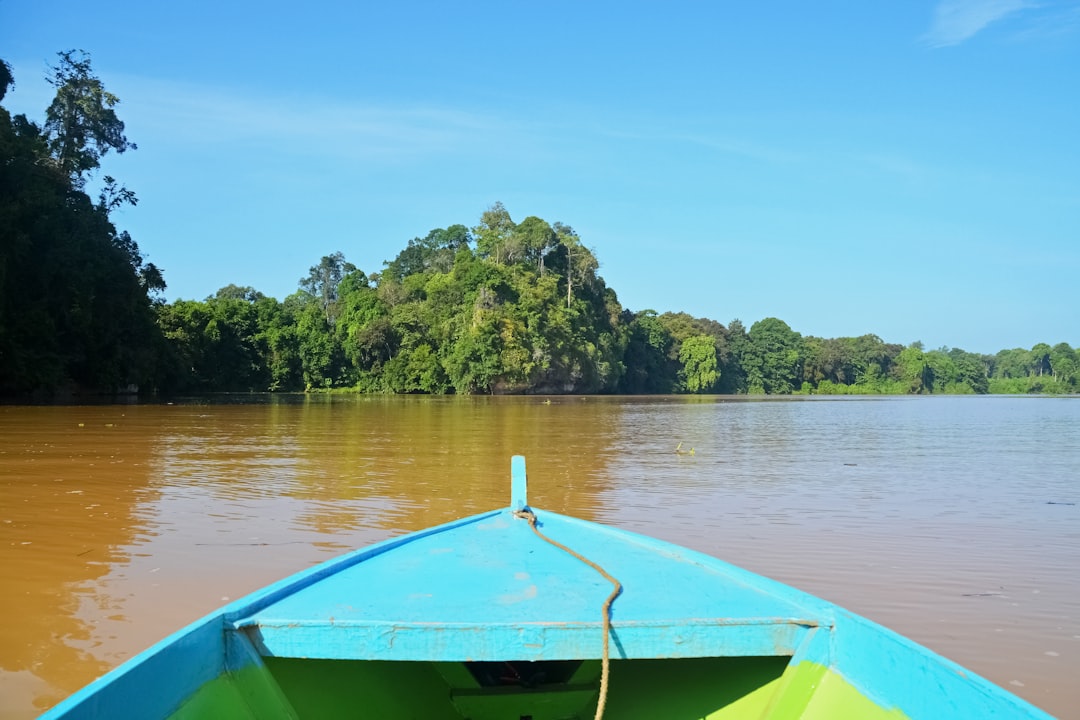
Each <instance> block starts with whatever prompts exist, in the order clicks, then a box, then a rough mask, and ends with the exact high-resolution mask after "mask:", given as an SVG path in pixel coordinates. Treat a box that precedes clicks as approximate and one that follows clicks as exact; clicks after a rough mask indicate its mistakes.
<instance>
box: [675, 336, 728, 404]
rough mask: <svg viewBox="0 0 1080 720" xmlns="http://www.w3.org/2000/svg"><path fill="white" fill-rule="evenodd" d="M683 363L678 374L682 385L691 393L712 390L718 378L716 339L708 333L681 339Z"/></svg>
mask: <svg viewBox="0 0 1080 720" xmlns="http://www.w3.org/2000/svg"><path fill="white" fill-rule="evenodd" d="M679 361H680V362H681V363H682V364H683V367H682V370H680V371H679V376H680V378H681V380H682V384H683V387H685V388H686V390H687V391H689V392H692V393H707V392H712V391H713V389H714V388H715V387H716V384H717V382H719V380H720V371H719V365H718V363H717V359H716V340H714V339H713V338H712V337H710V336H708V335H695V336H693V337H689V338H687V339H686V340H684V341H683V343H682V347H681V348H680V349H679Z"/></svg>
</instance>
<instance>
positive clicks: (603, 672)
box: [514, 508, 622, 720]
mask: <svg viewBox="0 0 1080 720" xmlns="http://www.w3.org/2000/svg"><path fill="white" fill-rule="evenodd" d="M514 517H517V518H524V519H525V520H528V521H529V527H531V528H532V531H533V532H534V533H536V536H537V537H539V538H540V539H541V540H543V541H544V542H547V543H551V544H552V545H554V546H555V547H557V548H559V549H560V550H562V551H564V552H566V553H569V554H570V555H573V556H574V557H576V558H577V559H578V560H580V561H581V562H583V563H585V564H586V565H588V566H589V567H591V568H592V569H593V570H595V571H596V572H598V573H600V574H601V575H603V576H604V579H605V580H607V581H608V582H609V583H611V584H612V585H613V586H614V589H613V590H612V591H611V594H610V595H608V597H607V600H605V601H604V608H603V615H604V650H603V654H602V655H601V657H600V698H599V700H597V702H596V716H595V718H594V720H601V718H603V717H604V706H605V705H606V704H607V691H608V675H609V673H610V668H609V664H610V653H609V651H608V646H609V642H610V638H609V636H610V635H611V603H613V602H615V598H617V597H619V594H620V593H621V592H622V583H620V582H619V581H618V580H616V579H615V578H614V577H612V576H611V575H610V574H609V573H608V571H607V570H605V569H604V568H602V567H600V566H599V565H597V564H596V563H594V562H593V561H592V560H590V559H589V558H587V557H585V556H584V555H582V554H581V553H578V552H575V551H574V550H571V549H570V548H568V547H566V546H565V545H563V544H562V543H560V542H558V541H556V540H552V539H551V538H549V537H548V536H547V535H545V534H544V533H542V532H540V528H538V527H536V514H535V513H534V512H533V511H532V510H530V509H529V508H525V509H523V510H515V511H514Z"/></svg>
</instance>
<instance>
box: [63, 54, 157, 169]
mask: <svg viewBox="0 0 1080 720" xmlns="http://www.w3.org/2000/svg"><path fill="white" fill-rule="evenodd" d="M58 55H59V56H60V62H59V63H57V65H56V66H55V67H51V68H50V70H52V77H51V78H49V79H48V82H49V84H50V85H52V86H53V87H54V88H56V97H55V98H54V99H53V101H52V104H50V105H49V108H48V110H47V111H46V113H45V118H46V119H45V135H46V138H47V140H48V145H49V151H50V153H51V155H52V157H53V159H54V160H55V161H56V163H57V165H58V167H59V168H60V170H61V171H62V172H64V173H65V174H66V175H68V177H69V178H71V181H72V185H73V186H75V187H79V188H81V187H82V184H83V182H84V181H85V176H86V173H87V172H89V171H91V170H96V169H97V168H98V167H99V166H100V165H101V158H102V157H103V156H104V155H105V154H106V153H107V152H109V150H115V151H116V152H117V153H122V152H124V151H126V150H134V149H135V148H136V146H135V144H134V143H132V142H128V139H127V137H126V136H125V135H124V123H123V121H121V120H120V118H119V117H117V115H116V110H114V108H115V107H116V105H117V104H118V103H119V102H120V99H119V98H117V97H116V96H115V95H113V94H112V93H110V92H108V91H106V90H105V86H104V85H103V84H102V82H101V80H99V79H98V78H97V77H96V76H95V75H94V74H93V70H92V69H91V67H90V56H89V55H87V54H86V53H85V52H84V51H82V50H79V51H75V50H67V51H65V52H61V53H58Z"/></svg>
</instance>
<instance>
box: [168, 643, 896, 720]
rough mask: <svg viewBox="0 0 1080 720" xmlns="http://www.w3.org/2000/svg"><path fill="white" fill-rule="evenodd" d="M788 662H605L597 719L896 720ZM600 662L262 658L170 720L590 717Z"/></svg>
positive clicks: (814, 671)
mask: <svg viewBox="0 0 1080 720" xmlns="http://www.w3.org/2000/svg"><path fill="white" fill-rule="evenodd" d="M790 661H791V658H790V657H784V656H774V657H718V658H717V657H713V658H683V659H675V660H670V659H664V660H656V659H648V660H613V661H612V663H611V673H610V684H609V687H608V692H607V698H606V705H605V712H604V717H606V718H611V719H615V718H627V719H637V718H641V719H642V720H645V719H650V720H655V719H656V718H666V719H667V720H701V719H702V718H710V719H714V718H715V719H736V718H740V719H741V718H807V719H815V718H821V719H822V720H824V719H825V718H835V717H841V716H842V717H851V716H853V715H852V713H853V712H854V713H857V715H855V716H858V717H863V718H899V717H903V716H902V715H901V714H899V713H889V712H886V711H884V710H882V708H881V707H880V706H878V705H876V704H875V703H873V702H871V701H870V700H868V699H866V698H864V697H863V696H862V695H861V694H859V693H858V691H857V690H855V688H853V687H852V686H850V685H849V684H848V683H846V682H845V681H844V680H843V679H842V678H840V677H839V676H837V675H835V674H833V673H830V672H828V671H827V670H826V669H825V668H824V667H822V666H819V665H814V664H812V663H807V662H802V663H799V664H798V665H797V666H792V665H791V663H790ZM599 690H600V661H599V660H586V661H580V660H571V661H542V662H512V663H494V662H485V663H459V662H395V661H385V660H310V659H298V658H274V657H267V658H264V664H263V665H261V666H259V665H251V666H248V667H247V668H246V669H244V670H242V671H240V672H237V673H230V674H226V675H223V676H221V677H219V678H218V679H217V680H214V681H213V682H211V683H209V684H207V685H206V686H204V687H203V688H202V689H201V691H200V692H199V693H197V694H196V695H195V696H194V697H193V698H191V699H190V700H189V701H188V702H187V703H185V704H184V705H183V706H182V707H181V708H180V709H179V711H177V712H176V713H175V714H174V715H173V716H172V718H173V719H174V720H189V719H193V718H203V717H236V718H270V719H274V720H276V719H279V718H280V719H284V718H302V719H304V720H309V719H310V720H330V719H331V718H346V717H348V718H378V719H379V720H411V719H413V718H425V719H428V720H589V719H591V718H593V717H594V715H595V712H596V705H597V701H598V697H599Z"/></svg>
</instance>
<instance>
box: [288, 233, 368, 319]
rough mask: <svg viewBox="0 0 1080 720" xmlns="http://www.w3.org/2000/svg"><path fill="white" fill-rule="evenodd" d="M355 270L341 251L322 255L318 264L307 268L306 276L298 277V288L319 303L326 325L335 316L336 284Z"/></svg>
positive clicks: (336, 302) (336, 301)
mask: <svg viewBox="0 0 1080 720" xmlns="http://www.w3.org/2000/svg"><path fill="white" fill-rule="evenodd" d="M355 270H356V266H355V265H353V264H352V263H351V262H346V260H345V255H344V254H342V253H341V251H338V252H335V253H332V254H330V255H323V257H322V259H321V260H320V261H319V264H318V265H313V266H311V268H309V269H308V276H307V277H305V278H300V288H301V289H302V290H304V291H305V292H307V293H308V294H309V295H310V296H311V297H312V298H314V299H315V300H316V302H318V303H319V307H320V308H321V309H322V312H323V316H324V317H325V318H326V323H327V324H328V325H331V326H332V325H333V324H334V320H335V319H336V318H337V309H338V308H337V304H338V285H339V284H340V283H341V279H342V278H343V277H345V276H346V275H347V274H348V273H351V272H353V271H355Z"/></svg>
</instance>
